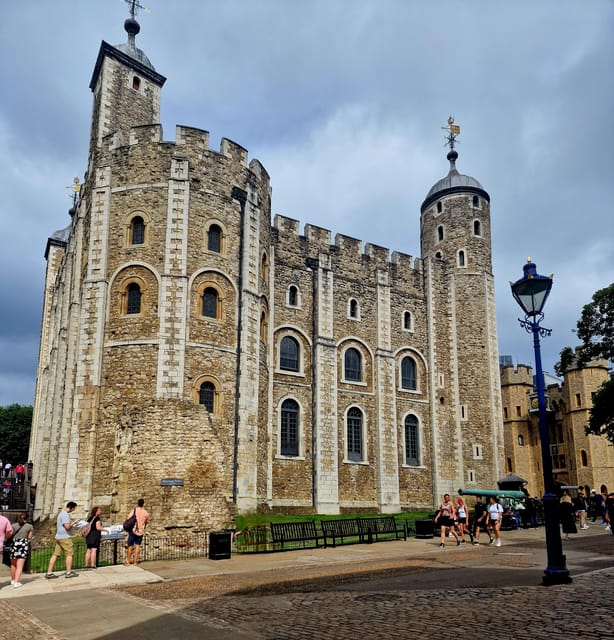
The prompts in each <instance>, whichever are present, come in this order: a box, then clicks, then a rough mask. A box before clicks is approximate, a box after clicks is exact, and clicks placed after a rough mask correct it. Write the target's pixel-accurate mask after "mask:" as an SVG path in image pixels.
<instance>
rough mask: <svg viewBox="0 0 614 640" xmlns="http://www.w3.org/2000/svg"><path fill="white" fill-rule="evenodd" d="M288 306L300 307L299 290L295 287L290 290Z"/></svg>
mask: <svg viewBox="0 0 614 640" xmlns="http://www.w3.org/2000/svg"><path fill="white" fill-rule="evenodd" d="M288 305H289V306H291V307H296V306H298V288H297V287H295V286H294V285H292V286H291V287H290V288H289V289H288Z"/></svg>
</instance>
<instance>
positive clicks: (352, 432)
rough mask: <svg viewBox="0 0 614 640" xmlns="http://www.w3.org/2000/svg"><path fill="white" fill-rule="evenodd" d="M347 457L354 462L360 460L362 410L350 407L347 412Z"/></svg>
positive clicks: (361, 451)
mask: <svg viewBox="0 0 614 640" xmlns="http://www.w3.org/2000/svg"><path fill="white" fill-rule="evenodd" d="M346 422H347V459H348V460H353V461H354V462H362V459H363V442H362V422H363V420H362V411H361V410H360V409H358V408H357V407H352V408H351V409H349V410H348V412H347V418H346Z"/></svg>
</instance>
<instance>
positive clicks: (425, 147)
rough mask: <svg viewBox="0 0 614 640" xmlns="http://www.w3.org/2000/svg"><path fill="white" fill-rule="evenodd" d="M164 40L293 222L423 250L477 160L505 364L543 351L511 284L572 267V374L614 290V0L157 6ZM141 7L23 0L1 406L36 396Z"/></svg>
mask: <svg viewBox="0 0 614 640" xmlns="http://www.w3.org/2000/svg"><path fill="white" fill-rule="evenodd" d="M142 3H143V4H145V5H147V7H149V8H150V10H151V11H150V12H148V13H141V14H140V15H139V16H138V19H139V22H140V24H141V33H140V34H139V36H138V37H137V46H139V47H140V48H142V49H143V50H144V51H145V53H146V54H147V56H148V57H149V59H150V60H151V61H152V63H153V65H154V66H155V67H156V70H157V71H158V72H159V73H161V74H163V75H165V76H166V77H167V78H168V80H167V82H166V85H165V87H164V89H163V93H162V124H163V128H164V137H165V138H166V139H168V140H174V137H175V125H176V124H185V125H191V126H195V127H199V128H202V129H207V130H208V131H210V132H211V144H212V147H213V148H217V147H218V145H219V140H220V138H221V137H222V136H225V137H228V138H230V139H232V140H235V141H236V142H239V143H240V144H242V145H243V146H244V147H246V148H247V149H248V150H249V153H250V157H256V158H258V159H259V160H260V161H261V162H262V163H263V164H264V166H265V167H266V168H267V170H268V172H269V174H270V175H271V180H272V185H273V214H275V213H281V214H284V215H287V216H290V217H293V218H297V219H299V220H300V221H301V223H302V224H304V223H306V222H309V223H313V224H316V225H320V226H323V227H326V228H329V229H331V230H332V231H333V233H339V232H340V233H344V234H347V235H351V236H354V237H357V238H361V239H363V240H364V241H369V242H372V243H375V244H378V245H382V246H385V247H388V248H390V249H391V250H398V251H402V252H405V253H409V254H412V255H419V248H420V241H419V213H420V204H421V203H422V201H423V199H424V197H425V195H426V193H427V192H428V190H429V189H430V187H431V186H432V185H433V184H434V183H435V182H436V181H437V180H438V179H439V178H441V177H443V176H444V175H446V174H447V170H448V163H447V161H446V158H445V155H446V149H445V148H444V140H443V132H442V130H441V126H443V125H445V123H446V120H447V118H448V116H449V115H454V117H455V118H456V122H457V123H458V124H460V126H461V136H460V138H459V140H460V142H461V144H460V145H459V146H458V151H459V156H460V157H459V160H458V163H457V164H458V169H459V171H460V172H461V173H466V174H469V175H471V176H474V177H475V178H477V179H478V180H479V181H480V182H481V183H482V185H483V186H484V188H485V189H486V190H487V191H488V192H489V194H490V196H491V207H492V208H491V213H492V231H493V254H494V275H495V282H496V289H497V316H498V326H499V348H500V353H501V354H509V355H511V356H513V358H514V361H515V362H524V363H529V364H532V363H533V353H532V340H531V338H530V336H529V335H528V334H526V333H525V332H524V331H523V330H522V329H521V328H520V327H519V326H518V323H517V318H518V316H519V314H520V309H519V308H518V307H517V305H516V303H515V302H514V301H513V299H512V297H511V294H510V289H509V284H508V281H509V280H516V279H517V278H519V277H521V276H522V266H523V264H524V263H525V261H526V258H527V256H531V257H532V259H533V261H534V262H535V263H536V264H537V268H538V271H539V272H540V273H544V274H550V273H554V274H555V280H554V287H553V290H552V293H551V296H550V299H549V300H548V303H547V306H546V309H545V312H546V317H545V319H544V322H543V324H544V326H546V327H550V328H552V329H553V334H552V336H551V337H550V338H547V339H546V340H544V341H543V343H542V346H543V358H544V368H545V369H546V370H548V371H552V368H553V364H554V363H555V362H556V360H557V358H558V353H559V351H560V350H561V348H562V347H564V346H566V345H574V344H575V336H574V334H573V333H572V330H573V328H574V327H575V324H576V321H577V319H578V317H579V315H580V311H581V308H582V306H583V305H584V304H586V303H587V302H589V301H590V299H591V296H592V294H593V293H594V292H595V291H596V290H597V289H599V288H602V287H604V286H607V285H609V284H610V283H611V282H612V281H614V218H613V215H612V214H613V211H612V204H611V202H612V200H611V197H608V196H610V189H611V188H612V186H613V180H612V152H613V147H614V144H613V142H614V140H613V138H614V134H613V132H614V127H613V126H612V123H611V122H610V119H612V117H613V115H614V83H613V82H612V71H613V68H612V65H613V62H612V61H613V60H614V3H613V2H612V1H610V0H590V2H587V1H586V0H578V1H574V0H552V1H547V0H524V1H522V0H518V1H516V2H504V1H503V0H465V1H464V2H461V1H460V0H454V1H449V2H447V1H442V0H429V1H427V0H421V1H420V0H173V1H172V2H171V1H169V0H142ZM127 9H128V8H127V5H126V4H125V2H123V1H122V0H1V5H0V78H1V81H2V98H1V100H0V193H1V194H2V196H1V200H0V230H1V234H0V242H1V243H2V244H1V250H0V270H1V273H2V276H1V278H0V299H1V300H2V308H1V309H2V311H1V315H0V405H6V404H10V403H13V402H18V403H21V404H31V403H32V400H33V394H34V384H35V377H36V362H37V357H38V341H39V332H40V313H41V305H42V290H43V279H44V272H45V260H44V256H43V254H44V250H45V244H46V241H47V238H48V237H49V235H51V234H52V233H53V232H54V231H56V230H57V229H61V228H63V227H65V226H66V225H67V224H68V222H69V217H68V209H69V207H70V200H69V199H68V195H69V191H68V190H67V189H66V188H65V187H66V186H67V185H70V184H71V183H72V179H73V177H74V176H79V177H80V178H81V179H82V178H83V174H84V171H85V166H86V160H87V144H88V132H89V126H90V117H91V104H92V95H91V92H90V90H89V88H88V87H89V81H90V78H91V74H92V70H93V67H94V63H95V61H96V56H97V53H98V48H99V46H100V42H101V40H106V41H107V42H109V43H110V44H113V45H116V44H121V43H124V42H125V41H126V34H125V32H124V30H123V21H124V19H125V18H126V17H127V15H128V11H127Z"/></svg>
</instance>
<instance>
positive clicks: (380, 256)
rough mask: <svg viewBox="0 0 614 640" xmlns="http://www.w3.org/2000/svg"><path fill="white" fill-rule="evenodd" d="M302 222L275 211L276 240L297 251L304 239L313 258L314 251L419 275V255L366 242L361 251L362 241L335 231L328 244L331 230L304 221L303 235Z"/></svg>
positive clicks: (369, 266)
mask: <svg viewBox="0 0 614 640" xmlns="http://www.w3.org/2000/svg"><path fill="white" fill-rule="evenodd" d="M300 226H301V223H300V221H299V220H296V219H295V218H289V217H287V216H282V215H280V214H276V215H275V217H274V218H273V229H274V230H275V231H277V237H278V240H279V243H280V244H281V245H282V246H284V245H287V248H288V249H289V250H291V251H294V252H296V251H297V250H298V247H299V244H300V243H299V241H300V240H304V241H305V245H304V246H305V249H304V251H306V252H308V253H309V256H307V255H305V256H304V257H305V258H307V257H316V254H317V253H325V254H329V255H330V254H333V253H334V254H335V261H336V262H337V263H339V264H347V265H352V266H353V267H354V268H358V269H361V268H363V267H364V268H367V269H369V270H372V269H374V268H376V269H392V270H393V271H394V272H395V273H396V274H403V276H406V275H407V274H409V273H413V274H414V275H420V274H421V273H422V271H423V263H422V260H421V259H420V258H414V257H413V256H411V255H409V254H405V253H401V252H399V251H393V252H392V254H391V253H390V249H388V248H387V247H381V246H379V245H376V244H373V243H371V242H367V243H366V244H365V245H364V251H363V250H362V244H363V243H362V240H359V239H358V238H353V237H351V236H347V235H344V234H342V233H338V234H336V235H335V243H334V244H331V235H332V234H331V232H330V231H329V230H328V229H323V228H322V227H318V226H316V225H313V224H306V225H305V230H304V235H301V229H300Z"/></svg>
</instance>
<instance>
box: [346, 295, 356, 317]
mask: <svg viewBox="0 0 614 640" xmlns="http://www.w3.org/2000/svg"><path fill="white" fill-rule="evenodd" d="M348 314H349V316H350V318H358V300H354V298H352V299H351V300H350V302H349V307H348Z"/></svg>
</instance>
